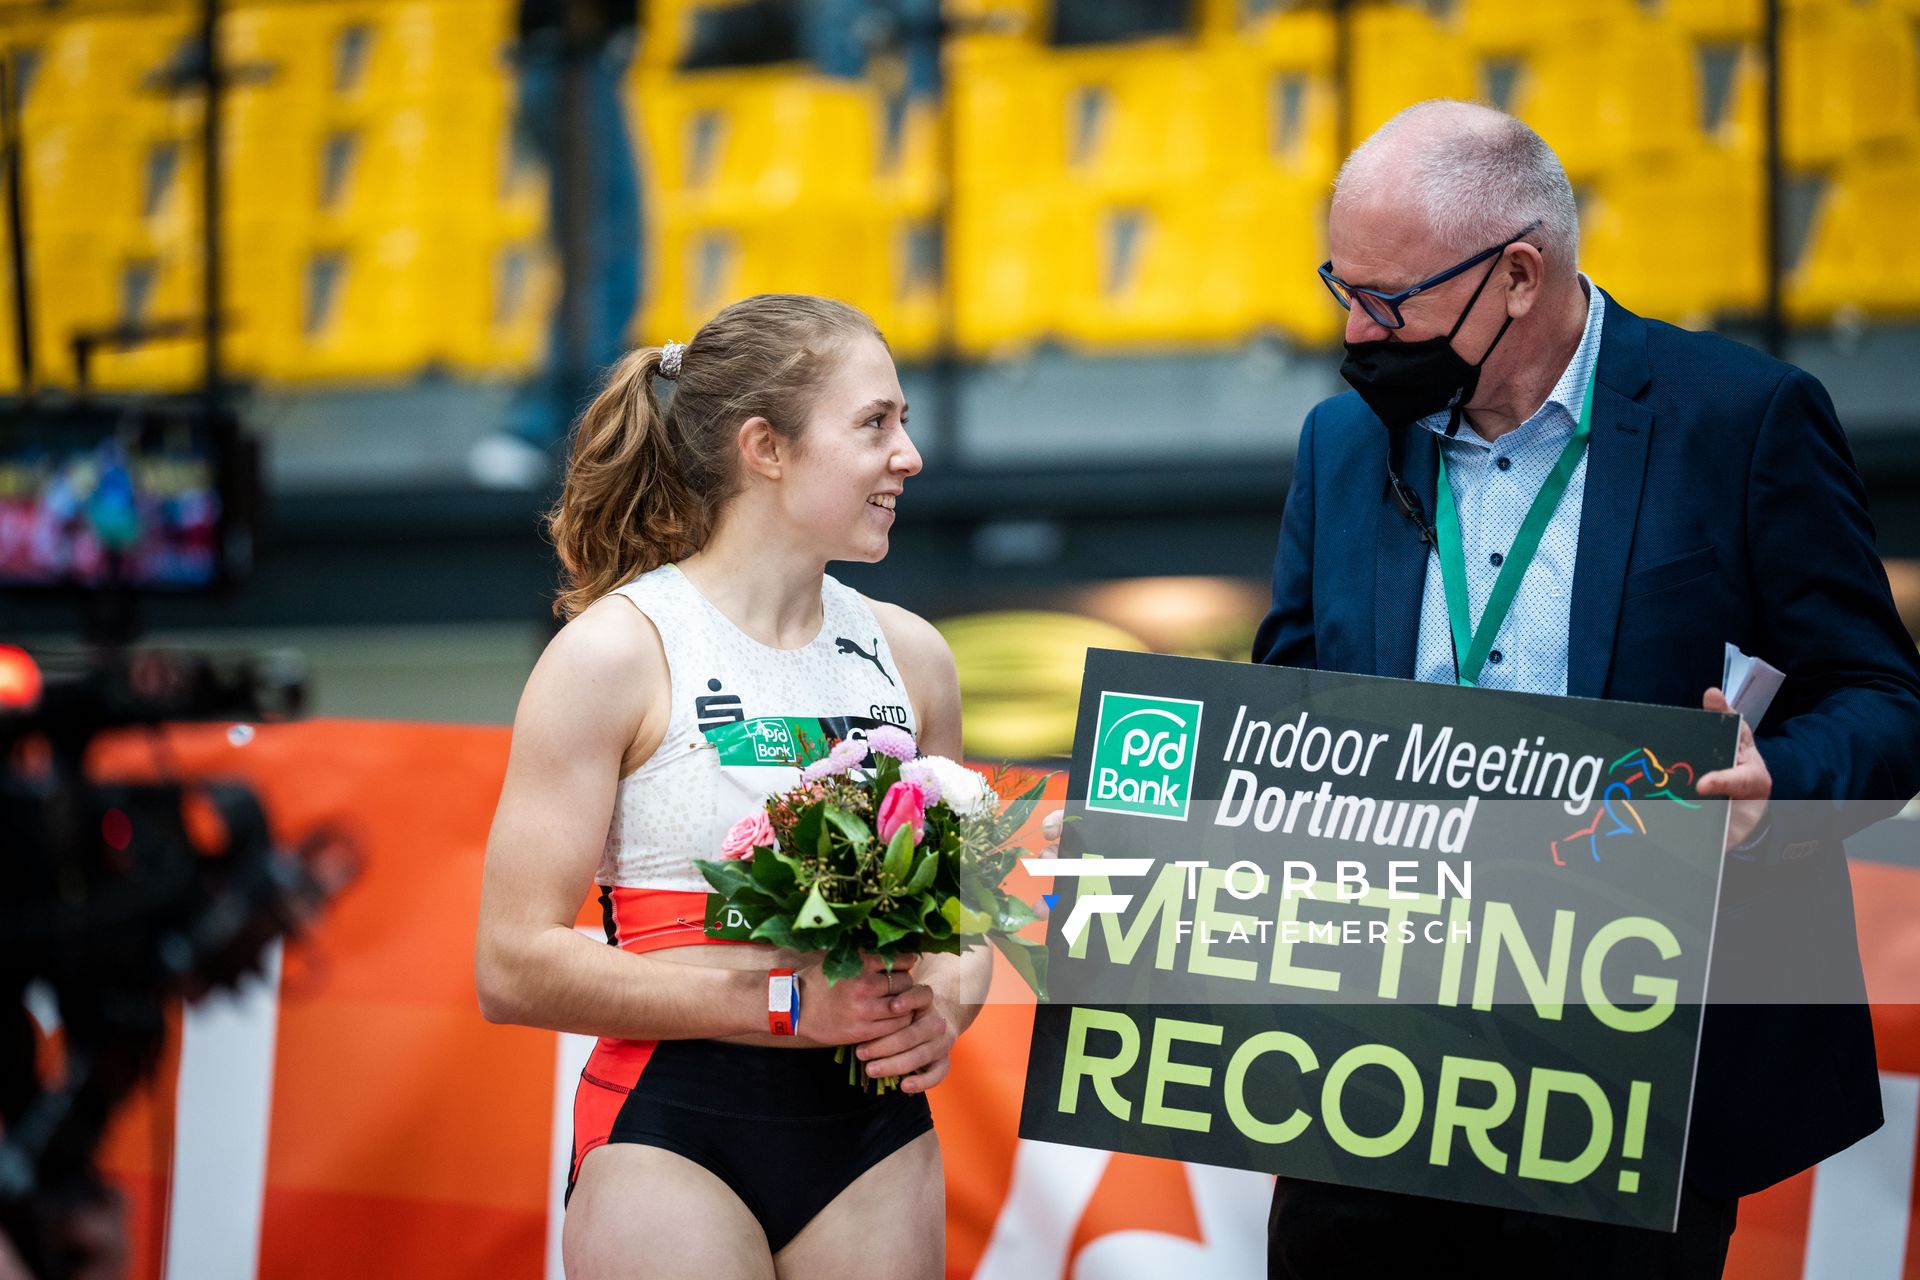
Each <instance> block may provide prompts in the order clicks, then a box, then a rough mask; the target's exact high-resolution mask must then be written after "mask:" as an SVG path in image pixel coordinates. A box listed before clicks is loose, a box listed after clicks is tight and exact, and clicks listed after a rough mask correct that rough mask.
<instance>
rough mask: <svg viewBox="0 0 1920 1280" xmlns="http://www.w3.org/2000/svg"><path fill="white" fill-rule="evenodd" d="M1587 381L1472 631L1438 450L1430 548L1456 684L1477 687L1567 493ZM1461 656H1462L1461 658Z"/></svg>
mask: <svg viewBox="0 0 1920 1280" xmlns="http://www.w3.org/2000/svg"><path fill="white" fill-rule="evenodd" d="M1595 365H1596V369H1595V372H1598V362H1597V361H1596V362H1595ZM1593 381H1594V380H1593V376H1592V375H1591V374H1589V375H1588V377H1587V394H1586V398H1585V399H1584V400H1582V401H1581V403H1580V425H1579V426H1578V427H1576V428H1574V432H1573V439H1571V440H1569V441H1567V447H1566V448H1564V449H1562V450H1561V451H1560V457H1559V459H1558V460H1556V461H1555V462H1554V464H1553V470H1552V471H1550V472H1548V473H1547V478H1546V480H1545V481H1544V482H1543V483H1542V484H1541V485H1540V492H1539V493H1536V494H1535V495H1534V496H1533V505H1532V506H1530V507H1528V508H1527V518H1526V519H1525V520H1522V521H1521V522H1520V532H1519V533H1517V534H1515V535H1514V539H1513V546H1512V548H1511V549H1509V550H1508V552H1507V557H1506V559H1505V560H1504V561H1503V562H1502V563H1501V565H1500V576H1499V577H1498V578H1496V579H1494V583H1493V594H1492V595H1490V596H1488V597H1487V607H1486V610H1485V612H1483V613H1482V614H1481V615H1480V629H1479V630H1478V631H1475V630H1474V629H1473V618H1472V615H1471V614H1470V613H1469V612H1468V605H1467V566H1466V557H1465V554H1464V553H1463V552H1462V551H1461V541H1460V512H1459V511H1458V510H1457V509H1456V508H1455V507H1454V503H1453V486H1452V484H1450V483H1449V482H1448V480H1447V451H1446V448H1445V447H1444V446H1442V448H1441V450H1440V484H1439V486H1438V492H1437V493H1436V494H1435V495H1434V506H1435V507H1436V508H1437V510H1438V512H1439V520H1438V521H1437V523H1438V525H1439V529H1438V530H1437V532H1438V533H1439V535H1440V536H1439V537H1438V538H1436V539H1435V542H1436V543H1437V544H1438V545H1437V546H1436V547H1435V550H1437V551H1439V553H1440V580H1441V582H1442V583H1444V584H1445V586H1446V590H1447V617H1448V620H1449V621H1450V622H1451V623H1452V624H1453V652H1454V663H1455V673H1456V675H1457V676H1458V678H1459V681H1460V683H1461V684H1464V685H1477V684H1479V683H1480V669H1481V668H1482V667H1484V666H1486V664H1487V654H1488V653H1489V652H1491V651H1492V649H1493V641H1494V638H1495V637H1496V636H1498V635H1499V634H1500V626H1501V624H1502V623H1504V622H1505V621H1506V620H1507V613H1508V611H1509V610H1511V609H1512V608H1513V598H1514V596H1515V595H1517V594H1518V593H1519V591H1520V580H1521V579H1522V578H1524V577H1526V576H1527V566H1528V565H1530V564H1532V563H1533V554H1534V552H1536V551H1538V550H1539V549H1540V538H1541V535H1543V534H1544V533H1546V531H1547V524H1548V522H1549V521H1551V520H1552V519H1553V513H1554V511H1555V510H1556V509H1557V508H1558V507H1559V506H1560V499H1561V498H1562V497H1563V496H1564V495H1565V494H1566V492H1567V482H1568V481H1569V480H1571V479H1573V471H1574V468H1575V467H1577V466H1579V465H1580V455H1581V454H1582V453H1584V452H1586V448H1587V436H1588V434H1589V428H1590V427H1591V425H1592V422H1593ZM1463 654H1464V655H1465V656H1464V657H1462V656H1461V655H1463Z"/></svg>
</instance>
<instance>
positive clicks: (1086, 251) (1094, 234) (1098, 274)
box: [1042, 190, 1247, 348]
mask: <svg viewBox="0 0 1920 1280" xmlns="http://www.w3.org/2000/svg"><path fill="white" fill-rule="evenodd" d="M1063 196H1064V198H1063V202H1062V203H1063V213H1062V218H1061V223H1060V233H1061V236H1062V239H1061V241H1060V242H1059V243H1058V244H1057V245H1055V246H1053V248H1052V250H1051V251H1052V252H1054V253H1057V254H1058V255H1059V258H1060V264H1061V269H1060V279H1061V282H1062V290H1063V292H1062V299H1061V301H1062V308H1061V310H1062V315H1061V328H1062V331H1063V333H1064V334H1065V336H1067V337H1068V338H1070V339H1072V340H1074V341H1076V342H1078V343H1081V344H1083V345H1085V346H1089V347H1094V348H1111V347H1127V346H1141V345H1174V344H1179V343H1203V342H1211V341H1218V340H1221V339H1224V338H1227V337H1229V336H1232V335H1233V334H1235V333H1237V332H1240V331H1243V329H1244V326H1245V324H1246V320H1247V317H1246V316H1245V315H1244V314H1235V310H1234V308H1233V304H1234V303H1236V302H1240V301H1242V300H1243V299H1242V296H1241V293H1240V291H1239V290H1237V289H1235V290H1233V291H1232V292H1231V293H1228V294H1226V295H1225V296H1220V291H1219V290H1217V289H1215V288H1211V287H1210V286H1212V285H1215V284H1216V283H1217V282H1218V280H1219V279H1220V278H1221V276H1222V274H1223V273H1222V272H1221V270H1220V269H1219V268H1220V266H1221V265H1222V261H1223V259H1224V258H1226V256H1227V255H1228V254H1230V253H1231V248H1230V246H1225V245H1222V244H1220V243H1219V241H1218V239H1217V238H1216V237H1215V236H1214V235H1213V234H1212V233H1213V226H1212V225H1211V224H1212V221H1213V220H1212V218H1211V216H1210V215H1211V212H1212V210H1213V208H1214V207H1215V206H1214V205H1213V204H1212V202H1211V199H1210V193H1209V196H1208V197H1207V198H1185V199H1183V198H1180V197H1179V196H1177V195H1175V194H1173V193H1171V192H1164V193H1159V194H1157V196H1156V197H1155V198H1152V199H1135V200H1126V201H1112V200H1107V199H1103V198H1101V197H1100V196H1099V195H1098V193H1094V192H1087V191H1084V190H1070V191H1068V192H1066V193H1063ZM1042 251H1043V252H1044V251H1046V250H1045V249H1044V248H1043V249H1042ZM1227 265H1228V266H1229V268H1230V271H1229V274H1230V273H1231V270H1232V269H1237V268H1238V266H1239V264H1237V263H1229V264H1227Z"/></svg>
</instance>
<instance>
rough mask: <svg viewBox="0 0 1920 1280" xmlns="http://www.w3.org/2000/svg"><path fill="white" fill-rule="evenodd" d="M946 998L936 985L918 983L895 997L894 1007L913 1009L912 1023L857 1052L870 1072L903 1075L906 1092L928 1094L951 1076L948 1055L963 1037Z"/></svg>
mask: <svg viewBox="0 0 1920 1280" xmlns="http://www.w3.org/2000/svg"><path fill="white" fill-rule="evenodd" d="M943 1005H944V1000H943V999H942V997H940V996H939V995H938V994H936V993H935V992H934V990H933V988H932V987H926V986H916V987H913V988H912V989H910V990H908V991H904V992H902V993H901V994H900V995H898V996H896V997H895V998H894V1000H893V1007H894V1008H897V1009H905V1010H909V1011H910V1012H911V1014H912V1015H913V1020H912V1022H910V1023H908V1024H907V1026H905V1027H904V1028H902V1029H901V1030H899V1031H895V1032H893V1033H892V1034H891V1035H884V1036H881V1037H879V1038H878V1039H876V1040H870V1041H868V1042H867V1043H865V1044H863V1045H861V1046H860V1047H859V1048H858V1049H856V1050H855V1051H854V1056H855V1057H857V1058H859V1059H860V1060H861V1061H862V1062H864V1063H865V1064H866V1072H867V1075H868V1076H870V1077H873V1078H875V1079H878V1078H879V1077H881V1076H899V1077H900V1091H901V1092H902V1093H924V1092H925V1091H926V1090H928V1089H931V1088H933V1086H935V1085H936V1084H939V1083H940V1082H941V1081H942V1080H944V1079H946V1078H947V1071H948V1069H949V1068H950V1067H951V1066H952V1063H951V1062H950V1061H949V1058H948V1055H950V1054H951V1053H952V1052H953V1043H954V1041H956V1040H958V1039H959V1038H960V1029H959V1024H958V1022H957V1021H956V1020H955V1019H954V1018H951V1017H949V1016H948V1015H947V1013H946V1011H945V1009H944V1008H943Z"/></svg>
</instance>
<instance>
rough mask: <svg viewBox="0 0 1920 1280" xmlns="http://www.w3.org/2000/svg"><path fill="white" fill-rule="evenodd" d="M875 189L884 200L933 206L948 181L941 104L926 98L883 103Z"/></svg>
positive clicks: (926, 206)
mask: <svg viewBox="0 0 1920 1280" xmlns="http://www.w3.org/2000/svg"><path fill="white" fill-rule="evenodd" d="M881 111H882V115H883V119H882V125H881V142H880V150H879V157H878V163H877V168H876V172H875V182H874V187H875V190H876V191H877V192H878V193H879V196H880V198H881V199H882V200H883V201H888V202H893V203H900V204H906V205H912V206H915V207H925V208H931V207H932V206H933V205H934V204H935V203H936V202H937V201H938V200H939V198H940V192H941V190H942V188H943V187H944V186H945V184H946V180H947V179H946V172H945V170H946V165H945V162H944V160H943V159H942V158H941V155H940V148H941V147H942V146H943V145H944V144H943V142H942V140H941V121H940V108H939V107H938V106H937V105H936V104H935V103H933V102H931V101H929V100H927V99H925V98H915V99H913V100H911V101H907V102H903V103H898V104H882V105H881Z"/></svg>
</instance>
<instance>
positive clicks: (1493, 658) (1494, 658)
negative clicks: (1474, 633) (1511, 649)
mask: <svg viewBox="0 0 1920 1280" xmlns="http://www.w3.org/2000/svg"><path fill="white" fill-rule="evenodd" d="M1487 661H1488V662H1498V661H1500V651H1499V650H1498V649H1495V650H1494V651H1493V652H1492V653H1490V654H1488V655H1487Z"/></svg>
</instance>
